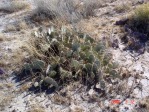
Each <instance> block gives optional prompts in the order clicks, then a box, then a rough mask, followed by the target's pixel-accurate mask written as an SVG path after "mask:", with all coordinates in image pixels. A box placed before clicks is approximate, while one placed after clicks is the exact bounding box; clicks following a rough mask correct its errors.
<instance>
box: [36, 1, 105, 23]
mask: <svg viewBox="0 0 149 112" xmlns="http://www.w3.org/2000/svg"><path fill="white" fill-rule="evenodd" d="M34 3H35V5H36V7H37V11H36V13H45V14H46V15H48V16H49V17H51V18H54V17H56V18H61V19H63V20H66V21H68V22H71V23H72V22H76V21H79V20H81V18H87V17H89V16H94V10H95V9H97V8H99V7H101V6H102V4H103V3H104V2H103V0H83V1H82V2H80V1H79V0H50V1H49V0H34Z"/></svg>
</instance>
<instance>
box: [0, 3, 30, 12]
mask: <svg viewBox="0 0 149 112" xmlns="http://www.w3.org/2000/svg"><path fill="white" fill-rule="evenodd" d="M29 8H30V5H29V4H28V3H27V2H25V1H18V0H13V1H11V2H10V4H9V5H8V4H7V5H5V4H4V5H3V6H1V7H0V11H4V12H9V13H12V12H17V11H20V10H23V9H29Z"/></svg>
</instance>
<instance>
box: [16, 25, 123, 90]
mask: <svg viewBox="0 0 149 112" xmlns="http://www.w3.org/2000/svg"><path fill="white" fill-rule="evenodd" d="M34 44H35V45H33V46H34V47H35V48H34V49H33V50H34V52H35V54H34V59H30V60H28V62H26V63H25V64H24V65H23V68H22V70H21V71H20V73H19V74H18V75H17V77H18V78H19V79H20V80H26V81H28V80H32V83H33V86H32V87H33V88H34V89H35V90H37V91H43V90H48V89H49V88H50V87H51V85H52V86H53V87H54V88H56V89H57V90H59V89H60V88H62V87H64V86H65V85H67V84H69V83H73V82H74V81H80V83H82V84H84V85H86V86H88V87H89V88H90V87H91V86H93V85H94V86H95V88H96V85H98V84H99V85H100V89H101V91H102V92H103V91H105V89H106V86H108V83H111V82H109V81H110V80H111V81H112V80H114V79H116V81H117V80H120V79H121V78H122V77H121V76H120V71H119V67H118V63H116V62H113V61H112V54H111V53H110V52H108V50H107V44H108V43H107V41H96V40H94V39H92V38H91V37H90V36H89V35H86V34H83V33H79V32H73V31H69V30H67V29H66V28H64V27H62V29H61V30H58V29H55V28H54V27H51V28H50V29H49V31H48V32H46V33H41V32H35V43H34ZM30 48H31V47H30Z"/></svg>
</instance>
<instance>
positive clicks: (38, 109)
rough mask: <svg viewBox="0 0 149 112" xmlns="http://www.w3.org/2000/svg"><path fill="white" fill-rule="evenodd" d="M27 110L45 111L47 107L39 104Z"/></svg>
mask: <svg viewBox="0 0 149 112" xmlns="http://www.w3.org/2000/svg"><path fill="white" fill-rule="evenodd" d="M27 112H45V109H44V108H42V107H41V106H39V105H32V106H31V108H30V109H29V110H28V111H27Z"/></svg>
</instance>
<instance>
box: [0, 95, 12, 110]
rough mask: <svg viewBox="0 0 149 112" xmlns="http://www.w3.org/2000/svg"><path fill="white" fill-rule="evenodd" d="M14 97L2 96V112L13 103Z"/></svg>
mask: <svg viewBox="0 0 149 112" xmlns="http://www.w3.org/2000/svg"><path fill="white" fill-rule="evenodd" d="M12 98H13V97H12V95H9V96H5V95H3V94H0V111H3V110H4V109H5V107H6V106H8V104H9V103H10V102H11V100H12Z"/></svg>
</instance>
